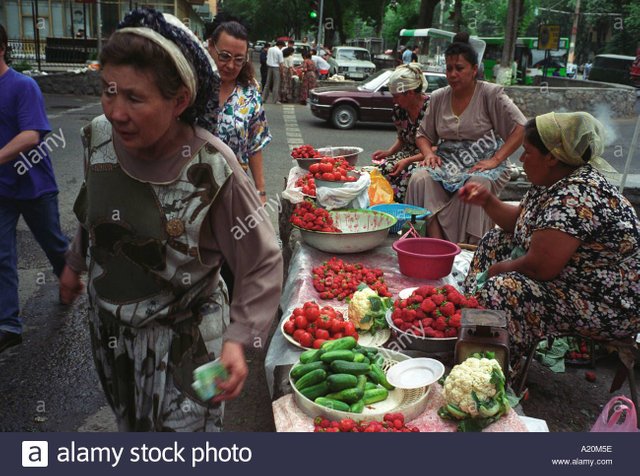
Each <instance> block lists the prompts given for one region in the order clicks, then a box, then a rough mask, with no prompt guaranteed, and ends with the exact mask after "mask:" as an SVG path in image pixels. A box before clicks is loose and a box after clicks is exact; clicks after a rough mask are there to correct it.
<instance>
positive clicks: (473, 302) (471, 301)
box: [467, 296, 480, 309]
mask: <svg viewBox="0 0 640 476" xmlns="http://www.w3.org/2000/svg"><path fill="white" fill-rule="evenodd" d="M467 307H470V308H472V309H475V308H478V307H480V305H479V304H478V300H477V299H476V297H475V296H469V297H468V298H467Z"/></svg>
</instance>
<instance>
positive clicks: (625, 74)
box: [588, 55, 635, 86]
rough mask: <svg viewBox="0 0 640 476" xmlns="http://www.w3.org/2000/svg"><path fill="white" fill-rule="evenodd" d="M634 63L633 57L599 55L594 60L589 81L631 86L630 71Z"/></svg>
mask: <svg viewBox="0 0 640 476" xmlns="http://www.w3.org/2000/svg"><path fill="white" fill-rule="evenodd" d="M634 61H635V58H634V57H633V56H623V55H597V56H596V57H595V59H594V60H593V66H591V71H590V72H589V78H588V79H589V80H590V81H602V82H603V83H618V84H626V85H629V86H631V85H632V84H631V74H630V71H631V65H632V64H633V62H634Z"/></svg>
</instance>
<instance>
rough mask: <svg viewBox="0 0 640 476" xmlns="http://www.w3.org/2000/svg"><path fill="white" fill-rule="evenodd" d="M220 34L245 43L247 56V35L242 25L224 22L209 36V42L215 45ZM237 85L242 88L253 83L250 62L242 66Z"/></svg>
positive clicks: (235, 22)
mask: <svg viewBox="0 0 640 476" xmlns="http://www.w3.org/2000/svg"><path fill="white" fill-rule="evenodd" d="M222 33H226V34H227V35H229V36H232V37H234V38H235V39H237V40H242V41H245V42H246V43H247V54H249V33H248V32H247V29H246V28H245V26H244V25H242V24H241V23H240V22H237V21H226V22H224V23H221V24H220V25H218V26H217V27H216V29H215V30H213V33H212V34H211V38H210V40H213V42H214V43H217V42H218V40H219V39H220V35H222ZM237 81H238V83H239V84H241V85H242V86H245V87H246V86H249V84H251V83H252V82H254V81H255V72H254V71H253V65H252V64H251V61H249V60H247V62H246V63H245V64H244V66H243V67H242V69H241V70H240V73H239V74H238V79H237Z"/></svg>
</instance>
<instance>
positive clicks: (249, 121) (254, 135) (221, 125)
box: [211, 84, 271, 170]
mask: <svg viewBox="0 0 640 476" xmlns="http://www.w3.org/2000/svg"><path fill="white" fill-rule="evenodd" d="M214 115H215V117H216V122H217V128H216V130H214V131H211V132H212V133H213V134H214V135H215V136H217V137H219V138H220V139H221V140H222V142H224V143H225V144H227V145H228V146H229V147H231V150H233V152H234V153H235V154H236V157H237V158H238V161H239V162H240V164H241V165H242V167H243V168H244V169H245V170H247V168H248V165H249V157H251V156H253V155H255V154H257V153H258V152H260V151H261V150H262V149H263V148H264V147H265V146H266V145H267V144H268V143H269V142H271V133H270V132H269V126H268V124H267V118H266V116H265V112H264V108H263V106H262V96H261V95H260V91H258V87H257V86H256V85H254V84H250V85H249V86H241V85H239V84H238V85H237V86H236V88H235V89H234V91H233V92H232V93H231V94H230V95H229V97H228V98H227V101H226V102H225V103H224V104H223V105H222V106H221V107H219V108H218V109H216V110H215V111H214Z"/></svg>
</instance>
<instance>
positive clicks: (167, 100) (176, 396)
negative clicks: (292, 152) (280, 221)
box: [61, 9, 282, 431]
mask: <svg viewBox="0 0 640 476" xmlns="http://www.w3.org/2000/svg"><path fill="white" fill-rule="evenodd" d="M100 63H101V65H102V80H103V85H104V90H103V94H102V107H103V109H104V112H105V114H104V115H103V116H99V117H97V118H95V119H94V120H93V121H92V122H91V124H90V125H88V126H86V127H85V128H84V129H83V142H84V146H85V157H86V164H85V171H86V175H85V182H84V184H83V186H82V188H81V191H80V194H79V195H78V198H77V199H76V203H75V206H74V210H75V211H76V215H77V217H78V220H79V221H80V227H79V229H78V233H77V235H76V239H75V240H74V242H73V246H72V250H71V252H70V253H69V255H68V265H67V267H65V269H64V271H63V274H62V277H61V290H62V292H63V295H64V298H65V299H66V300H69V301H72V300H73V299H74V298H75V297H76V295H77V291H74V290H77V286H78V283H79V282H80V275H79V272H80V271H83V270H88V273H89V275H88V280H87V282H88V284H87V289H88V294H89V303H90V305H89V329H90V334H91V343H92V351H93V356H94V361H95V364H96V368H97V371H98V375H99V378H100V382H101V384H102V387H103V390H104V392H105V394H106V397H107V401H108V402H109V405H110V406H111V408H112V409H113V411H114V413H115V415H116V420H117V423H118V428H119V429H120V430H121V431H220V430H221V429H222V419H223V414H224V406H223V402H224V401H227V400H231V399H234V398H236V397H237V396H238V395H239V394H240V392H241V391H242V388H243V386H244V383H245V380H246V378H247V373H248V369H247V364H246V360H245V353H244V349H245V347H246V346H252V347H253V348H260V347H261V346H262V345H266V338H267V336H268V332H269V328H270V326H271V322H272V320H273V318H274V316H275V313H276V310H277V308H278V301H279V299H280V292H281V287H282V256H281V253H280V250H279V248H278V245H277V243H276V238H275V232H274V230H273V227H272V226H271V222H270V220H269V219H268V218H267V219H264V217H263V216H262V215H260V214H259V211H260V210H261V209H262V205H261V203H260V200H258V195H257V194H256V192H255V187H254V186H253V184H251V183H250V181H249V178H248V177H247V174H245V172H244V171H243V170H242V168H241V167H240V165H239V163H238V159H237V158H236V156H235V155H234V154H233V151H232V150H231V149H229V147H227V146H226V145H224V144H223V143H222V141H220V139H218V138H216V137H214V136H213V135H212V134H211V133H209V132H207V130H206V129H210V128H211V127H213V126H212V124H211V121H210V118H211V117H212V115H211V114H212V112H213V109H214V108H215V106H216V104H217V100H218V93H217V85H216V84H215V83H216V81H217V76H214V75H213V67H212V64H211V58H210V57H209V55H208V54H207V52H206V50H205V49H204V47H203V46H202V45H201V44H200V42H198V41H197V39H196V38H195V36H194V35H193V34H192V33H191V32H190V30H188V28H186V27H185V26H184V25H183V24H182V23H181V22H180V21H179V20H178V19H177V18H175V17H173V16H172V15H168V14H167V15H163V14H162V13H160V12H157V11H155V10H152V9H137V10H135V11H133V12H131V13H129V14H128V15H127V16H126V17H125V19H124V20H123V21H122V22H121V23H120V26H119V28H118V29H117V30H116V31H115V32H114V33H113V34H112V35H111V37H110V38H109V42H108V43H107V44H106V45H105V46H104V48H103V50H102V52H101V56H100ZM202 126H204V127H202ZM247 221H248V223H249V226H248V227H245V228H244V229H245V230H246V232H245V231H243V234H242V235H238V234H234V233H232V231H231V230H232V228H233V227H234V226H237V224H238V223H240V224H242V225H243V226H244V223H245V222H247ZM223 261H227V262H228V263H229V264H230V267H231V269H232V271H233V273H234V276H235V286H236V289H241V290H242V293H238V294H237V295H236V296H235V297H234V301H233V303H232V304H231V306H229V304H228V295H227V292H226V287H225V286H224V282H223V281H221V280H220V279H219V273H220V267H221V265H222V262H223ZM215 357H219V358H220V360H221V363H222V365H223V366H224V367H225V368H226V369H227V371H228V374H229V376H228V378H227V379H226V380H224V381H221V382H219V384H218V388H219V389H221V390H223V393H222V394H220V395H218V396H216V397H214V398H212V399H209V400H206V401H205V400H202V399H201V398H200V396H199V395H198V393H196V392H195V391H194V389H193V387H192V382H193V370H194V368H197V367H198V366H200V365H202V364H205V363H207V362H210V361H212V360H213V358H215Z"/></svg>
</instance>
